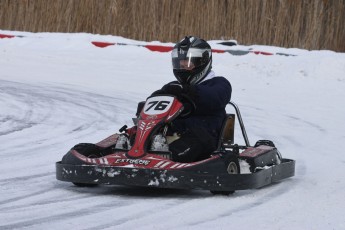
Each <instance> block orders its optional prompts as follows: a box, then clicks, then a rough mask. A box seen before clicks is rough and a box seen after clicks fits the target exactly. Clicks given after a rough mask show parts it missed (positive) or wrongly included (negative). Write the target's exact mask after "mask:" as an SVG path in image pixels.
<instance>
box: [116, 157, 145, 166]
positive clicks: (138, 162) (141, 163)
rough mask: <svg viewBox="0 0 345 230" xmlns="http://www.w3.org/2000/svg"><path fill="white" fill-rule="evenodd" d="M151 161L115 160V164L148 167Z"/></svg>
mask: <svg viewBox="0 0 345 230" xmlns="http://www.w3.org/2000/svg"><path fill="white" fill-rule="evenodd" d="M150 162H151V161H149V160H141V159H123V158H120V159H117V160H116V161H115V163H117V164H119V163H128V164H136V165H149V164H150Z"/></svg>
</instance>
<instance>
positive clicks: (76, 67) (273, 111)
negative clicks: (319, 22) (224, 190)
mask: <svg viewBox="0 0 345 230" xmlns="http://www.w3.org/2000/svg"><path fill="white" fill-rule="evenodd" d="M0 32H2V33H11V34H18V35H25V37H23V38H13V39H0V53H1V55H0V160H1V167H0V229H1V230H4V229H59V230H60V229H198V230H199V229H345V220H344V214H343V212H344V207H345V196H344V190H345V180H344V175H345V153H344V150H343V147H342V145H343V144H344V143H345V122H344V118H345V99H344V98H345V54H344V53H335V52H331V51H306V50H300V49H284V48H278V47H268V46H251V47H248V46H238V47H235V48H234V47H231V49H242V50H248V49H249V48H252V49H253V50H259V51H268V52H273V53H277V52H282V53H289V54H294V55H297V56H289V57H286V56H279V55H272V56H264V55H255V54H248V55H244V56H232V55H230V54H214V56H213V59H214V61H213V63H214V64H213V69H214V71H215V72H216V74H217V75H222V76H225V77H226V78H228V79H229V81H230V82H231V84H232V87H233V93H232V100H233V101H234V102H236V103H237V104H238V105H239V107H240V109H241V112H242V116H243V119H244V122H245V125H246V128H247V133H248V136H249V138H250V141H251V144H254V143H255V141H256V140H259V139H270V140H272V141H274V142H275V144H276V145H277V147H278V148H279V150H280V151H281V153H282V155H283V156H284V157H285V158H292V159H295V160H296V176H295V177H293V178H290V179H287V180H284V181H282V182H280V183H276V184H273V185H272V186H268V187H264V188H262V189H257V190H248V191H237V192H236V193H235V194H233V195H231V196H228V197H225V196H213V195H211V194H210V193H209V192H208V191H180V190H163V189H154V188H134V187H124V186H99V187H95V188H79V187H75V186H73V185H72V184H70V183H65V182H61V181H57V180H56V179H55V162H56V161H59V160H60V159H61V158H62V156H63V155H64V154H65V153H66V152H67V151H68V150H69V149H70V148H71V147H72V146H73V145H74V144H77V143H81V142H93V143H94V142H98V141H99V140H101V139H103V138H105V137H107V136H108V135H111V134H113V133H115V132H117V130H118V129H119V128H120V127H121V126H122V125H124V124H128V125H131V118H132V116H133V114H134V113H135V110H136V104H137V102H139V101H141V100H145V99H146V97H147V96H149V95H150V93H151V92H152V91H154V90H156V89H158V88H160V87H161V86H162V85H163V84H164V83H166V82H169V81H171V80H173V79H174V77H173V75H172V71H171V64H170V54H169V53H158V52H151V51H148V50H146V49H145V48H139V47H133V46H111V47H107V48H104V49H100V48H96V47H94V46H92V45H91V44H90V42H91V41H94V40H98V41H109V42H125V43H132V44H139V43H140V44H143V42H139V41H132V40H128V39H124V38H120V37H113V36H100V35H90V34H54V33H52V34H49V33H40V34H32V33H22V32H11V31H0ZM156 43H157V42H156ZM210 43H211V45H212V46H213V48H219V49H230V48H229V47H224V46H220V45H217V41H211V42H210ZM165 45H171V44H165ZM229 112H231V111H229ZM237 128H238V125H237ZM236 138H237V140H238V143H239V144H243V141H242V139H241V135H240V133H239V132H237V134H236Z"/></svg>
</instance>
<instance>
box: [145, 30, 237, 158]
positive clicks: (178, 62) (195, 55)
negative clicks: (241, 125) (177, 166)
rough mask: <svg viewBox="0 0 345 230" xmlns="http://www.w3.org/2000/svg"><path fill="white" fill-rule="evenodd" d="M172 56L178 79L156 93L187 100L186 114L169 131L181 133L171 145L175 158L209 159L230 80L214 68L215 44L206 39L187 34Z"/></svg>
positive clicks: (229, 91)
mask: <svg viewBox="0 0 345 230" xmlns="http://www.w3.org/2000/svg"><path fill="white" fill-rule="evenodd" d="M171 56H172V66H173V72H174V75H175V77H176V79H177V81H173V82H170V83H168V84H166V85H164V86H163V87H162V88H161V89H160V90H157V91H155V92H154V93H153V94H152V95H156V94H171V95H174V96H176V97H177V98H178V99H179V100H181V101H182V103H184V108H185V109H184V112H183V113H184V115H185V116H183V117H180V118H178V119H176V120H174V121H173V122H172V123H171V124H170V128H169V130H168V133H170V135H171V134H172V133H174V134H177V135H178V138H177V140H175V141H173V142H171V143H170V144H169V150H170V151H171V152H172V159H173V160H174V161H177V162H194V161H198V160H202V159H206V158H207V157H209V156H210V155H211V154H212V152H213V151H215V150H216V149H217V140H218V138H219V133H220V132H221V128H222V123H223V121H224V119H225V117H226V112H225V107H226V105H227V103H228V102H229V101H230V97H231V85H230V82H229V81H228V80H227V79H226V78H224V77H220V76H216V75H215V73H214V72H213V71H212V70H211V69H212V51H211V46H210V45H209V44H208V43H207V42H206V41H205V40H203V39H200V38H197V37H193V36H188V37H185V38H184V39H182V40H181V41H180V42H178V43H177V44H176V45H175V46H174V48H173V50H172V53H171ZM186 97H188V98H189V100H186V99H185V98H186Z"/></svg>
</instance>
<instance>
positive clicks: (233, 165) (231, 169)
mask: <svg viewBox="0 0 345 230" xmlns="http://www.w3.org/2000/svg"><path fill="white" fill-rule="evenodd" d="M226 170H227V171H228V173H229V174H239V173H240V165H239V163H238V159H236V160H235V159H234V160H232V161H230V162H229V164H228V167H227V169H226ZM210 192H211V193H212V194H213V195H224V196H228V195H230V194H233V193H234V192H235V191H215V190H210Z"/></svg>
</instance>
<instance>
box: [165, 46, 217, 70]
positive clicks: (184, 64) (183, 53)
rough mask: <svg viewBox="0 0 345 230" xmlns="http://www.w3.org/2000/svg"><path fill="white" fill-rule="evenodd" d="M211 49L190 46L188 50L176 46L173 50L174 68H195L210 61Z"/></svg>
mask: <svg viewBox="0 0 345 230" xmlns="http://www.w3.org/2000/svg"><path fill="white" fill-rule="evenodd" d="M210 54H211V49H200V48H190V49H188V50H183V49H178V48H175V49H173V50H172V52H171V57H172V65H173V69H176V70H193V69H195V68H198V67H199V66H201V65H204V64H205V63H207V62H208V60H209V57H210Z"/></svg>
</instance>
